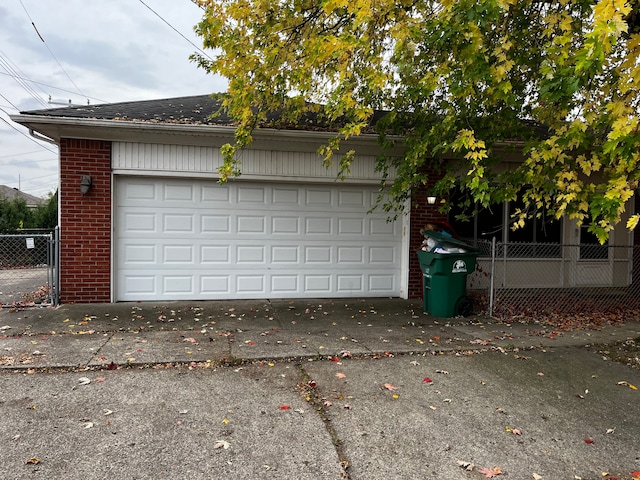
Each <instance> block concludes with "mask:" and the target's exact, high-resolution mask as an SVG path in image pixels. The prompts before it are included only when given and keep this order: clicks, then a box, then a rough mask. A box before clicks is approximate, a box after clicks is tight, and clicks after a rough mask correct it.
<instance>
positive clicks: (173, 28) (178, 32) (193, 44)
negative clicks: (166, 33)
mask: <svg viewBox="0 0 640 480" xmlns="http://www.w3.org/2000/svg"><path fill="white" fill-rule="evenodd" d="M20 1H22V0H20ZM139 2H140V3H141V4H142V5H144V6H145V7H147V8H148V9H149V10H151V12H152V13H153V14H154V15H155V16H156V17H158V18H159V19H160V20H162V21H163V22H164V23H165V24H167V25H168V26H169V27H170V28H171V29H172V30H173V31H174V32H176V33H177V34H178V35H180V36H181V37H182V38H184V39H185V40H186V41H187V42H189V43H190V44H191V46H193V47H194V48H195V49H197V50H198V51H199V52H200V53H201V54H202V55H204V56H205V57H207V58H208V59H209V60H211V61H213V58H211V57H210V56H209V55H207V54H206V53H205V52H204V51H203V50H202V49H201V48H200V47H198V46H197V45H196V44H195V43H193V42H192V41H191V40H189V39H188V38H187V37H185V36H184V35H183V34H182V32H180V31H178V30H177V29H176V28H175V27H174V26H173V25H171V24H170V23H169V22H167V21H166V20H165V19H164V18H162V16H161V15H160V14H159V13H158V12H156V11H155V10H154V9H153V8H151V7H150V6H149V5H147V4H146V3H144V2H143V1H142V0H139Z"/></svg>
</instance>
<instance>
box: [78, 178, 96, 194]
mask: <svg viewBox="0 0 640 480" xmlns="http://www.w3.org/2000/svg"><path fill="white" fill-rule="evenodd" d="M91 185H93V179H92V178H91V175H82V177H80V193H82V195H86V194H87V193H89V190H91Z"/></svg>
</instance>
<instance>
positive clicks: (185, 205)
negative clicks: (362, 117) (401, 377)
mask: <svg viewBox="0 0 640 480" xmlns="http://www.w3.org/2000/svg"><path fill="white" fill-rule="evenodd" d="M217 105H218V104H217V102H216V101H214V100H213V99H212V98H211V97H210V96H208V95H202V96H193V97H182V98H173V99H163V100H152V101H141V102H125V103H116V104H105V105H94V106H83V107H67V108H58V109H51V110H37V111H30V112H22V113H20V114H19V115H13V116H12V117H11V118H12V120H14V121H16V122H18V123H20V124H22V125H25V126H26V127H28V128H29V129H30V131H31V132H32V133H33V132H37V133H35V135H43V136H45V137H47V138H48V139H52V140H54V141H55V142H56V143H57V144H58V145H59V148H60V186H59V208H60V238H61V246H60V266H59V267H60V268H59V271H60V289H59V293H60V299H61V301H62V302H72V301H73V302H110V301H138V300H141V301H144V300H205V299H206V300H214V299H237V298H301V297H306V298H322V297H401V298H419V297H421V296H422V272H421V271H420V267H419V265H418V262H417V258H416V255H415V251H416V250H417V249H418V248H419V247H420V244H421V242H422V236H421V234H420V230H421V229H422V228H423V227H424V226H425V224H427V223H429V222H437V221H445V220H447V218H446V217H445V216H443V215H442V214H440V213H438V212H437V205H428V204H427V202H426V201H424V194H423V193H422V192H414V195H413V198H414V200H413V202H412V205H411V206H410V207H409V206H408V214H407V215H400V216H399V217H398V219H397V220H395V221H393V222H389V221H388V218H387V214H386V213H384V212H377V211H376V212H373V213H368V212H369V210H370V209H371V207H372V206H373V205H374V203H375V200H376V198H377V195H378V191H379V186H380V176H379V174H378V173H377V172H375V168H374V167H375V158H376V156H377V155H378V154H379V153H380V151H379V147H378V143H377V136H376V135H362V136H360V137H355V138H351V139H350V140H349V142H347V145H345V149H349V148H354V149H355V150H356V152H357V154H356V158H355V160H354V162H353V166H352V169H351V175H350V177H348V178H347V179H346V180H345V181H339V182H336V174H337V168H335V167H334V168H329V169H326V168H325V167H323V166H322V163H321V157H320V156H319V155H318V154H317V150H318V147H319V146H320V145H322V144H323V143H324V142H326V141H327V139H328V138H329V137H330V136H331V132H327V131H326V130H327V129H326V126H323V125H321V124H319V123H316V121H315V119H314V118H312V117H308V118H304V119H303V120H302V121H301V122H300V124H298V125H296V126H293V127H288V128H282V129H276V128H259V129H257V130H256V131H255V132H254V134H253V139H254V140H253V143H252V144H251V145H250V146H249V147H247V148H246V149H245V150H244V151H243V152H242V153H241V161H242V175H241V176H240V177H239V178H238V179H236V180H233V181H230V182H228V183H227V184H224V185H221V184H219V183H218V182H217V167H218V166H220V165H221V162H222V159H221V155H220V152H219V147H220V146H221V145H223V144H225V143H229V142H232V141H233V135H234V131H235V127H234V125H233V122H232V121H231V119H229V118H227V117H225V116H224V115H221V116H217V117H214V118H213V119H211V118H209V115H210V114H211V112H213V111H215V110H217ZM396 153H397V154H401V151H398V152H396ZM510 155H512V156H513V154H512V153H511V154H510ZM510 161H512V162H517V161H519V159H517V158H513V159H510V158H509V157H506V159H505V165H506V166H507V168H508V164H509V162H510ZM89 177H90V185H89V183H88V180H89ZM82 183H85V185H82ZM83 191H84V192H85V193H83ZM507 210H508V206H504V208H503V209H502V210H501V211H500V212H499V213H498V216H499V222H500V224H501V225H505V224H507V223H508V216H507V213H508V212H507ZM482 215H485V213H483V214H482ZM478 218H480V217H478ZM482 218H483V219H484V218H485V217H484V216H483V217H482ZM493 220H495V215H494V216H493V217H492V220H491V221H493ZM482 221H485V220H482ZM470 225H471V226H472V227H473V230H470V231H466V232H461V233H464V234H465V235H466V236H471V237H474V236H475V237H478V236H479V235H480V234H481V233H482V232H484V231H485V230H486V229H485V226H484V225H480V226H479V225H478V223H477V222H476V223H472V224H470ZM462 227H463V226H462ZM537 228H538V227H537V226H534V227H533V229H530V230H529V232H530V235H529V236H530V237H531V238H530V239H529V240H534V239H535V238H536V237H535V235H536V234H538V230H537ZM553 228H556V230H553V231H552V230H550V229H549V228H545V229H544V232H545V234H546V233H549V232H551V233H553V232H556V233H553V234H554V235H556V236H557V237H558V238H557V240H558V241H559V242H566V241H580V235H582V230H581V229H577V228H575V225H574V224H572V223H571V222H569V221H563V222H561V224H560V226H554V227H553ZM497 231H500V232H506V231H505V230H504V226H502V227H500V229H499V230H497ZM504 235H507V234H506V233H504ZM523 235H527V234H526V233H523ZM612 239H615V241H616V242H617V243H621V242H626V243H628V244H631V243H632V236H631V235H630V234H628V233H626V232H625V230H624V221H623V222H622V224H621V226H619V227H617V228H616V230H615V231H614V232H613V235H612ZM521 240H524V238H521ZM571 255H573V254H571ZM566 256H568V257H570V255H565V254H564V252H563V249H562V248H559V249H556V250H554V253H553V256H552V258H551V259H550V260H549V261H550V262H554V265H555V266H556V267H557V269H558V271H559V275H563V276H562V278H570V277H571V276H570V275H568V274H567V272H568V271H569V269H571V268H572V267H571V265H572V263H571V262H573V266H574V267H576V266H578V265H582V266H583V267H585V268H586V269H585V268H583V269H582V271H584V275H586V277H585V278H586V279H587V280H588V278H587V277H589V268H599V269H602V268H606V269H611V272H612V273H611V281H612V282H613V281H623V280H624V279H623V278H622V277H623V275H621V274H619V273H618V272H619V270H620V268H618V266H617V265H618V263H617V262H615V261H614V260H615V259H608V260H607V262H608V263H606V262H603V261H602V259H601V258H597V259H592V261H591V262H590V263H589V262H586V263H585V262H583V263H580V259H579V258H575V259H573V258H565V257H566ZM516 260H517V262H516V263H514V266H516V268H520V267H521V266H522V263H528V264H530V265H531V264H532V260H536V256H535V253H533V252H532V253H531V255H530V256H529V257H527V258H517V259H516ZM518 262H519V263H520V265H519V264H518ZM533 263H534V264H539V262H537V261H534V262H533ZM587 263H589V265H587ZM605 263H606V265H605ZM556 267H554V268H556ZM574 270H575V268H574ZM532 275H533V276H532V277H530V280H531V282H530V283H532V285H535V284H537V282H539V281H542V280H539V279H537V278H536V277H535V275H536V273H535V272H534V273H533V274H532ZM571 278H575V276H574V277H571ZM589 278H591V277H589ZM559 286H562V285H559Z"/></svg>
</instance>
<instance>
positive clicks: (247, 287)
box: [115, 177, 402, 300]
mask: <svg viewBox="0 0 640 480" xmlns="http://www.w3.org/2000/svg"><path fill="white" fill-rule="evenodd" d="M376 190H377V188H375V187H362V186H344V185H342V186H336V185H327V186H325V185H295V184H281V185H272V184H266V183H265V184H258V183H249V182H247V183H240V182H233V183H231V184H227V185H224V186H221V185H218V184H217V183H212V182H209V181H195V180H188V181H185V180H182V179H156V178H149V179H140V178H129V177H121V178H119V179H118V183H117V196H116V205H117V209H116V210H117V211H116V219H117V223H116V226H115V231H116V255H115V258H116V275H115V277H116V298H117V300H171V299H193V300H196V299H229V298H287V297H290V298H293V297H304V296H342V297H349V296H374V295H375V296H379V295H383V296H397V295H399V294H400V290H399V285H400V280H399V279H400V272H401V266H400V259H401V258H402V255H401V244H402V239H401V236H400V228H399V226H398V224H397V223H396V222H387V221H386V216H385V214H384V213H381V214H371V215H369V214H367V212H368V211H369V209H370V208H371V202H372V201H374V200H375V198H377V194H376Z"/></svg>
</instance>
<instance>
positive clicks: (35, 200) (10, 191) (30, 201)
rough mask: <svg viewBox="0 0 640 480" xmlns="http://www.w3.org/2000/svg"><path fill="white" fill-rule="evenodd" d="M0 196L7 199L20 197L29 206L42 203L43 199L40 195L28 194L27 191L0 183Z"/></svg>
mask: <svg viewBox="0 0 640 480" xmlns="http://www.w3.org/2000/svg"><path fill="white" fill-rule="evenodd" d="M0 198H6V199H7V200H13V199H15V198H22V199H24V201H25V202H27V205H29V206H36V205H41V204H43V203H44V200H43V199H42V198H40V197H36V196H33V195H29V194H28V193H24V192H21V191H20V190H18V189H17V188H11V187H8V186H7V185H0Z"/></svg>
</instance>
